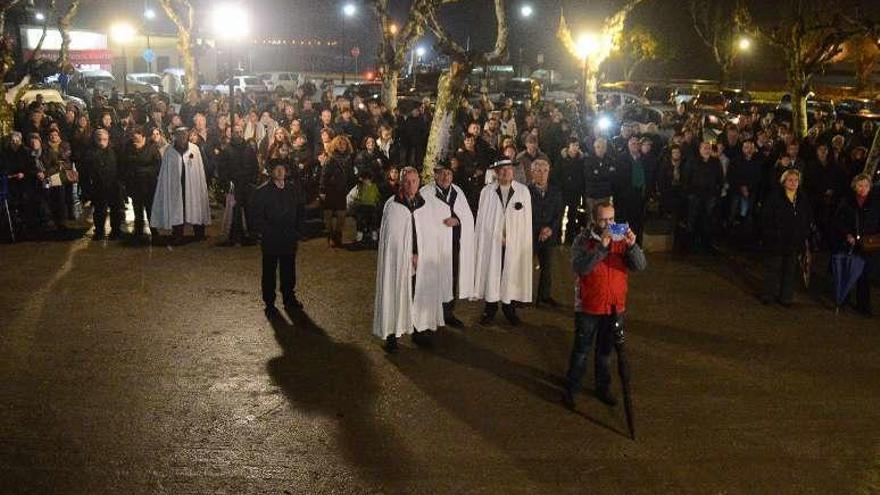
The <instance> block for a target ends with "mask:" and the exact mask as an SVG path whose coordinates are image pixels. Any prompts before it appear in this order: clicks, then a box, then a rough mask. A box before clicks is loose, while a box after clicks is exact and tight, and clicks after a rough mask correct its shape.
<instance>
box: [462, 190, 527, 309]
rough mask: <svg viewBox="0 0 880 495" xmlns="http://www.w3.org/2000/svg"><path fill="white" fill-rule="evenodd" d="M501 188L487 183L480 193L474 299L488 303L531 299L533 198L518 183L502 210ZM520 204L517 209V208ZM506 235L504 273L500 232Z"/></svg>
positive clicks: (508, 302)
mask: <svg viewBox="0 0 880 495" xmlns="http://www.w3.org/2000/svg"><path fill="white" fill-rule="evenodd" d="M499 187H500V186H499V185H498V184H497V183H495V184H489V185H487V186H486V187H484V188H483V191H482V192H481V193H480V205H479V209H478V210H477V222H476V226H475V229H474V235H475V237H476V262H475V263H476V265H475V267H474V298H477V299H485V300H486V301H487V302H497V301H501V302H502V303H504V304H510V302H511V301H519V302H531V300H532V196H531V194H530V193H529V188H528V187H526V186H525V184H522V183H520V182H517V181H513V183H511V185H510V187H511V189H512V190H513V194H512V195H511V196H510V200H509V201H508V203H507V207H506V208H505V207H504V206H503V205H502V203H501V198H499V197H498V192H497V190H498V188H499ZM517 205H519V209H517ZM505 231H506V233H507V241H506V244H505V247H506V251H505V254H504V270H503V271H502V269H501V268H502V266H501V246H502V236H503V232H505Z"/></svg>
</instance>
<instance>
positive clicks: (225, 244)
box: [215, 239, 235, 247]
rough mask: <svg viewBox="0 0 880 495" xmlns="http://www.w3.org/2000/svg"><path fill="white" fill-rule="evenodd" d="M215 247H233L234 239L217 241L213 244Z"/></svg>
mask: <svg viewBox="0 0 880 495" xmlns="http://www.w3.org/2000/svg"><path fill="white" fill-rule="evenodd" d="M215 246H217V247H235V241H234V240H232V239H226V240H225V241H222V242H218V243H217V244H215Z"/></svg>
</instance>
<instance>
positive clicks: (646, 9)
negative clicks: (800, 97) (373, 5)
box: [36, 0, 880, 79]
mask: <svg viewBox="0 0 880 495" xmlns="http://www.w3.org/2000/svg"><path fill="white" fill-rule="evenodd" d="M848 1H853V2H855V3H858V0H843V1H841V2H828V3H829V11H832V10H833V8H838V7H839V6H840V5H841V4H844V3H847V2H848ZM36 3H37V4H38V5H39V4H40V0H37V2H36ZM59 3H60V4H61V5H62V6H63V5H64V3H65V2H64V0H61V1H60V2H59ZM194 3H195V4H196V5H197V7H199V8H200V10H201V12H202V17H203V19H205V20H204V21H202V22H201V24H202V26H204V27H205V28H206V29H210V23H209V22H208V14H207V13H205V12H207V11H208V10H209V9H210V5H211V4H216V3H217V2H209V1H200V0H194ZM343 3H344V1H343V0H330V1H326V2H325V1H315V0H251V1H248V2H246V3H245V4H246V5H247V7H248V8H249V9H251V11H252V12H253V15H252V18H251V24H252V32H253V33H255V34H259V35H264V36H274V37H281V38H284V37H289V38H300V39H301V38H309V37H315V38H321V39H333V38H336V37H337V36H339V34H340V32H341V30H342V29H343V22H342V17H343V16H342V5H343ZM354 3H355V4H356V5H358V7H359V8H358V12H357V14H356V15H355V17H354V18H353V19H351V20H348V21H347V22H346V23H345V25H344V26H345V30H346V33H347V34H346V37H347V38H348V39H350V40H356V41H350V42H349V43H350V44H357V45H358V46H360V48H361V52H362V58H361V59H362V61H363V62H364V63H365V64H367V65H371V64H369V62H370V61H371V59H372V57H373V54H374V53H375V46H376V30H377V28H376V21H375V18H374V16H373V15H372V12H371V11H370V10H369V9H368V8H367V7H366V6H365V4H363V3H362V2H359V1H357V0H354ZM525 3H528V4H529V5H531V6H532V7H533V9H534V15H533V16H532V17H531V18H530V19H523V18H522V17H521V16H520V7H521V6H522V5H523V4H525ZM622 3H623V2H622V1H621V0H592V1H585V0H581V1H572V0H565V1H562V2H560V0H528V1H524V0H513V1H508V4H507V5H508V19H509V21H510V28H511V29H510V40H509V53H510V60H511V62H512V63H515V62H516V61H517V59H518V56H519V50H520V48H522V50H523V52H522V53H523V58H524V60H525V61H526V62H527V63H528V62H534V61H535V58H536V55H537V54H538V53H543V54H544V56H545V60H546V63H547V64H548V65H551V66H554V67H557V68H560V69H562V70H563V71H568V72H574V71H575V70H576V69H575V64H574V60H572V58H571V57H570V56H569V55H568V54H567V53H565V52H564V51H563V50H562V48H561V46H560V43H559V42H558V40H557V39H556V37H555V32H556V28H557V26H558V19H559V12H560V8H561V7H562V8H564V9H565V13H566V17H567V18H568V21H569V25H570V26H571V27H572V29H573V30H575V31H577V30H580V29H584V28H589V27H591V26H595V25H597V23H598V21H599V20H600V19H601V18H603V17H605V16H607V15H609V14H610V13H612V12H614V11H615V9H616V8H619V6H620V5H621V4H622ZM773 3H774V5H775V4H776V2H773ZM861 3H862V5H863V8H865V9H867V11H868V12H869V13H870V14H871V15H880V2H876V1H875V2H872V1H870V0H862V1H861ZM147 4H149V5H151V7H152V8H154V9H155V10H156V11H157V13H158V15H157V18H156V19H155V20H154V21H152V22H153V26H154V28H153V29H154V30H155V31H160V32H161V31H166V32H168V33H169V34H171V33H173V29H174V28H173V26H172V24H171V23H170V21H168V20H167V18H165V16H164V14H163V13H162V12H161V9H160V8H159V7H158V4H157V2H156V1H155V0H114V1H112V2H108V1H100V2H98V1H95V0H83V8H82V10H81V14H80V17H79V19H78V20H77V24H79V25H83V24H85V25H88V26H90V27H93V28H99V27H101V26H106V25H109V24H110V23H111V22H113V21H115V20H118V19H123V18H124V19H132V20H138V19H140V18H141V13H142V12H143V10H144V7H145V5H147ZM391 4H392V7H393V10H394V11H395V12H396V13H397V18H398V20H399V21H400V22H402V21H403V20H404V17H405V16H404V14H405V10H406V8H407V6H408V5H409V1H408V0H399V1H395V0H391ZM96 5H100V8H96ZM492 6H493V3H492V1H491V0H462V1H460V2H458V3H454V4H451V5H447V6H444V7H443V8H442V11H441V18H442V20H443V22H444V25H445V26H447V29H448V30H449V32H450V33H451V34H452V35H453V36H454V37H455V38H456V39H457V40H459V41H460V42H461V43H462V44H464V43H465V42H466V40H467V39H468V38H470V42H471V46H472V47H475V48H481V49H489V48H491V46H492V45H493V43H494V36H495V30H494V28H493V26H494V24H495V15H494V10H493V7H492ZM686 6H687V1H686V0H644V1H643V2H642V3H641V4H640V5H639V6H637V7H636V8H635V10H634V11H633V12H632V13H631V14H630V17H629V19H628V21H627V22H628V25H636V24H640V25H643V26H645V27H647V28H648V29H650V30H651V31H652V32H653V33H654V35H655V36H657V37H658V38H659V40H660V42H661V43H663V44H664V45H665V46H666V47H667V49H668V52H670V53H671V54H672V56H671V58H665V59H663V60H658V61H654V62H651V63H648V64H645V65H644V66H643V69H644V70H643V71H642V72H641V75H642V76H643V77H663V76H666V77H680V78H684V77H689V78H714V77H717V68H716V66H715V64H714V61H713V59H712V58H711V55H710V53H709V51H708V49H706V47H705V46H704V45H703V44H702V42H701V41H700V39H699V38H698V37H697V35H696V33H695V32H694V31H693V28H692V26H691V21H690V16H689V14H688V12H687V7H686ZM832 6H833V7H832ZM777 7H778V6H777ZM765 8H766V7H765ZM759 13H760V14H762V15H765V12H759ZM205 34H206V35H207V36H210V33H209V32H206V33H205ZM420 45H422V46H424V47H425V48H427V49H428V55H427V57H428V58H430V57H431V56H432V54H433V50H432V48H433V40H432V39H431V37H430V36H428V37H426V38H425V39H424V41H422V42H421V43H420ZM751 57H752V60H749V61H748V62H747V64H746V74H747V77H749V78H752V79H754V78H772V77H774V76H776V77H778V76H779V72H780V71H779V70H777V69H778V67H779V59H780V56H779V53H778V51H777V50H775V49H773V48H771V47H768V46H763V45H760V44H758V45H756V46H755V50H754V51H753V53H752V54H751ZM608 76H609V77H610V78H612V79H614V78H616V77H617V75H616V73H615V71H614V68H613V67H609V74H608Z"/></svg>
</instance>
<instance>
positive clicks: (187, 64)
mask: <svg viewBox="0 0 880 495" xmlns="http://www.w3.org/2000/svg"><path fill="white" fill-rule="evenodd" d="M172 1H174V0H159V4H160V5H161V6H162V10H164V11H165V15H167V16H168V18H169V19H171V22H173V23H174V25H175V26H176V27H177V49H178V50H179V51H180V59H181V65H183V72H184V74H185V75H186V92H187V93H190V92H191V91H193V90H197V89H199V70H198V66H197V64H196V58H195V56H194V55H193V52H192V31H193V22H194V19H195V10H194V9H193V6H192V3H190V0H177V1H178V2H179V3H180V4H181V6H182V7H183V9H184V11H185V15H186V17H185V19H184V18H181V16H180V14H179V13H178V12H177V10H176V9H175V8H174V5H173V4H172ZM230 97H231V95H230Z"/></svg>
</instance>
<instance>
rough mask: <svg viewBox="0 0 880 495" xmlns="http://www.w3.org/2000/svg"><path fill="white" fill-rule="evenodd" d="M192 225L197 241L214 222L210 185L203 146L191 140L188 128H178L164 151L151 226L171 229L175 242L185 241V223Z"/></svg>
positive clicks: (203, 236)
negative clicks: (209, 201)
mask: <svg viewBox="0 0 880 495" xmlns="http://www.w3.org/2000/svg"><path fill="white" fill-rule="evenodd" d="M184 224H190V225H192V227H193V234H194V235H195V237H196V239H197V240H202V239H204V238H205V226H206V225H210V224H211V207H210V206H209V205H208V184H207V181H206V179H205V166H204V163H203V162H202V153H201V151H199V147H198V146H196V145H195V144H192V143H190V142H189V133H188V130H187V129H186V128H185V127H180V128H178V129H176V130H175V131H174V142H173V143H172V144H171V145H170V146H166V147H165V151H164V152H163V153H162V168H161V169H160V170H159V179H158V182H157V184H156V193H155V195H154V196H153V210H152V215H151V217H150V226H151V227H154V228H157V229H164V230H169V229H170V230H171V233H172V238H173V241H174V243H175V244H179V243H180V242H181V241H182V240H183V226H184Z"/></svg>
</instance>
